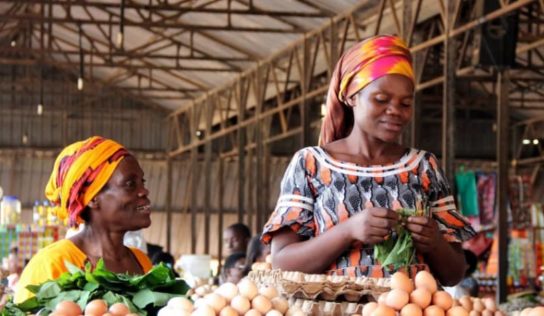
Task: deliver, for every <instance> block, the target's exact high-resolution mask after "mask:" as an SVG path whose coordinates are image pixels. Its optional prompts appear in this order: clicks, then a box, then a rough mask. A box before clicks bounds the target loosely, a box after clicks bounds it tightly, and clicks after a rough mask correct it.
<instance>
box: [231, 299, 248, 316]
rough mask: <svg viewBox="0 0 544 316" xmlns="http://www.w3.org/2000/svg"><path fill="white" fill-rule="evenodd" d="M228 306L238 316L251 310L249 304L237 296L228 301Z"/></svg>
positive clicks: (246, 300)
mask: <svg viewBox="0 0 544 316" xmlns="http://www.w3.org/2000/svg"><path fill="white" fill-rule="evenodd" d="M230 306H231V307H232V308H234V309H235V310H236V311H237V312H238V313H239V314H241V315H244V314H245V313H247V311H248V310H249V309H250V308H251V303H250V302H249V300H248V299H247V297H245V296H241V295H237V296H235V297H234V298H233V299H232V300H231V301H230Z"/></svg>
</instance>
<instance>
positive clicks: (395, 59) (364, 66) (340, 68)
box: [320, 35, 415, 145]
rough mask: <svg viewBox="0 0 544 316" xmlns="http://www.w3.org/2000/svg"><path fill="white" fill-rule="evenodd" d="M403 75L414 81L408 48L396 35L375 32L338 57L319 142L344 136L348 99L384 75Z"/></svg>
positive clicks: (348, 128)
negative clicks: (376, 34) (374, 34)
mask: <svg viewBox="0 0 544 316" xmlns="http://www.w3.org/2000/svg"><path fill="white" fill-rule="evenodd" d="M390 74H397V75H403V76H405V77H407V78H408V79H410V80H411V81H412V83H414V82H415V77H414V70H413V67H412V58H411V55H410V50H409V49H408V47H407V46H406V44H404V42H403V41H402V39H400V38H398V37H396V36H389V35H378V36H374V37H371V38H369V39H366V40H364V41H362V42H360V43H358V44H356V45H355V46H353V47H352V48H350V49H349V50H348V51H347V52H345V53H344V55H342V57H340V60H338V63H337V64H336V68H335V70H334V73H333V75H332V78H331V83H330V85H329V91H328V94H327V112H326V114H325V118H324V120H323V126H322V128H321V135H320V145H324V144H327V143H330V142H332V141H335V140H338V139H341V138H345V137H347V136H348V133H349V131H350V129H351V126H346V125H347V124H346V111H351V109H347V106H346V104H347V100H348V98H350V97H352V96H354V95H355V94H356V93H357V92H359V91H361V89H363V88H364V87H366V86H367V85H368V84H369V83H371V82H372V81H374V80H376V79H379V78H380V77H383V76H385V75H390Z"/></svg>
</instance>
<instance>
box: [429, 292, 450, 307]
mask: <svg viewBox="0 0 544 316" xmlns="http://www.w3.org/2000/svg"><path fill="white" fill-rule="evenodd" d="M433 305H436V306H439V307H440V308H442V309H443V310H445V311H447V310H448V309H450V307H451V306H452V305H453V299H452V298H451V295H450V294H449V293H448V292H446V291H437V292H435V293H434V294H433Z"/></svg>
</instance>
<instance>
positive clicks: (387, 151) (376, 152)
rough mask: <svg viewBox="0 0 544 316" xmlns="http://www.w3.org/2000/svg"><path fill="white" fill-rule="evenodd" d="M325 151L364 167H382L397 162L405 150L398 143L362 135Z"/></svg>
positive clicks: (347, 138)
mask: <svg viewBox="0 0 544 316" xmlns="http://www.w3.org/2000/svg"><path fill="white" fill-rule="evenodd" d="M325 150H327V152H328V153H329V154H331V155H332V156H333V157H334V158H336V159H339V160H342V161H348V162H353V163H358V164H362V165H372V164H376V165H380V164H387V163H391V162H394V161H397V160H398V159H399V158H400V157H401V156H402V154H403V153H404V151H405V149H404V147H402V146H401V145H400V144H398V143H388V142H384V141H382V140H379V139H376V138H373V137H369V136H367V135H364V134H361V133H353V132H352V133H351V134H350V135H348V137H346V138H343V139H340V140H338V141H335V142H333V143H330V144H327V145H326V146H325Z"/></svg>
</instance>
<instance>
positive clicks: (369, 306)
mask: <svg viewBox="0 0 544 316" xmlns="http://www.w3.org/2000/svg"><path fill="white" fill-rule="evenodd" d="M376 307H378V303H376V302H370V303H366V304H365V305H364V306H363V312H362V313H363V316H370V315H371V314H372V312H373V311H374V310H375V309H376Z"/></svg>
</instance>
